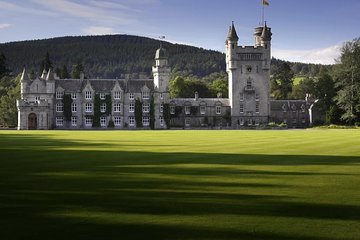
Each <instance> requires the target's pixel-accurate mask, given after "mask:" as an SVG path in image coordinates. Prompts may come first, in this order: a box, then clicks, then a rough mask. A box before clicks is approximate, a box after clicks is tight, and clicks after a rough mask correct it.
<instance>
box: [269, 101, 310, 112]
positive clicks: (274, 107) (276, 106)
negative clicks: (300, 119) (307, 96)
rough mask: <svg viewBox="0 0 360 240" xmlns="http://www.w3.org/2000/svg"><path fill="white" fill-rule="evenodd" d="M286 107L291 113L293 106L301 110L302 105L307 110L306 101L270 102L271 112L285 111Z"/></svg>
mask: <svg viewBox="0 0 360 240" xmlns="http://www.w3.org/2000/svg"><path fill="white" fill-rule="evenodd" d="M284 105H285V107H286V110H289V111H290V110H292V106H293V105H295V107H296V110H300V109H301V106H302V105H304V106H305V107H306V108H307V102H306V101H305V100H270V111H284V109H283V106H284Z"/></svg>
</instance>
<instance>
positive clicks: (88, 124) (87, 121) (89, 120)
mask: <svg viewBox="0 0 360 240" xmlns="http://www.w3.org/2000/svg"><path fill="white" fill-rule="evenodd" d="M85 126H86V127H91V126H92V117H89V116H86V117H85Z"/></svg>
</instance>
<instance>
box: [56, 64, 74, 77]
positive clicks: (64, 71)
mask: <svg viewBox="0 0 360 240" xmlns="http://www.w3.org/2000/svg"><path fill="white" fill-rule="evenodd" d="M58 76H59V77H60V78H61V79H68V78H70V77H71V76H70V73H69V71H68V69H67V67H66V65H63V66H62V68H61V69H60V71H59V74H58Z"/></svg>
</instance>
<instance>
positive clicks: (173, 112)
mask: <svg viewBox="0 0 360 240" xmlns="http://www.w3.org/2000/svg"><path fill="white" fill-rule="evenodd" d="M170 114H172V115H174V114H175V106H170Z"/></svg>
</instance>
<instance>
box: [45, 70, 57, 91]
mask: <svg viewBox="0 0 360 240" xmlns="http://www.w3.org/2000/svg"><path fill="white" fill-rule="evenodd" d="M45 80H46V93H49V94H55V78H54V73H53V71H52V69H51V68H50V69H49V72H48V73H47V75H46V79H45Z"/></svg>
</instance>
